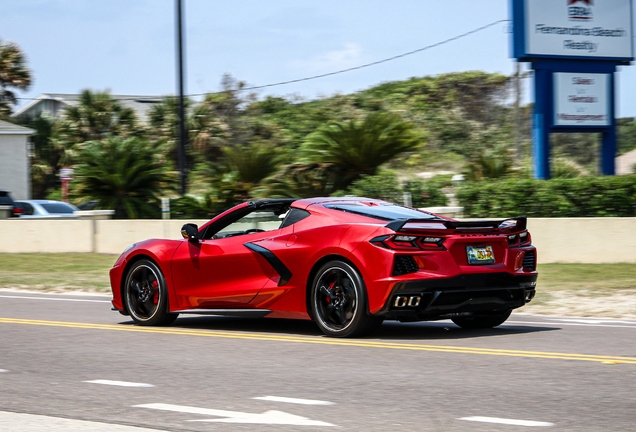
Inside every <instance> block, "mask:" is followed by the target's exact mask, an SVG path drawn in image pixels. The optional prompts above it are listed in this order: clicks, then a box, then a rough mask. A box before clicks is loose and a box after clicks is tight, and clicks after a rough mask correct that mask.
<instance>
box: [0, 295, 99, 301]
mask: <svg viewBox="0 0 636 432" xmlns="http://www.w3.org/2000/svg"><path fill="white" fill-rule="evenodd" d="M0 298H10V299H26V300H53V301H70V302H85V303H110V300H88V299H70V298H53V297H29V296H7V295H0Z"/></svg>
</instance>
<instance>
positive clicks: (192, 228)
mask: <svg viewBox="0 0 636 432" xmlns="http://www.w3.org/2000/svg"><path fill="white" fill-rule="evenodd" d="M181 235H182V236H183V238H184V239H188V240H194V239H196V238H197V237H198V235H199V227H198V226H197V224H193V223H187V224H184V225H183V226H182V227H181Z"/></svg>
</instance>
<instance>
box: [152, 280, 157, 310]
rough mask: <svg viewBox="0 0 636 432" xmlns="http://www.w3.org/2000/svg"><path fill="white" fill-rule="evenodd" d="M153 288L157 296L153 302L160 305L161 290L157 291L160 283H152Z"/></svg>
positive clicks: (153, 297)
mask: <svg viewBox="0 0 636 432" xmlns="http://www.w3.org/2000/svg"><path fill="white" fill-rule="evenodd" d="M152 287H153V288H154V291H155V294H154V295H153V296H152V302H153V303H154V304H157V303H159V290H158V289H157V288H158V287H159V282H157V281H156V280H154V281H152Z"/></svg>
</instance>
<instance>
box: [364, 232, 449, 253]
mask: <svg viewBox="0 0 636 432" xmlns="http://www.w3.org/2000/svg"><path fill="white" fill-rule="evenodd" d="M370 242H371V244H373V245H375V246H378V247H381V248H385V249H392V250H422V249H424V250H430V249H444V246H443V245H442V243H444V238H442V237H419V236H407V235H402V234H400V235H384V236H379V237H375V238H373V239H371V240H370Z"/></svg>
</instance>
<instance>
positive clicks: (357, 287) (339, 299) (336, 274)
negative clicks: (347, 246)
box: [311, 260, 382, 337]
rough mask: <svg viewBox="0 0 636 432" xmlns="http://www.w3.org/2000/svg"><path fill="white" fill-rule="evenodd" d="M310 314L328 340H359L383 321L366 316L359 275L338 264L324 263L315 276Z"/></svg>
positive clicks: (364, 290) (365, 299)
mask: <svg viewBox="0 0 636 432" xmlns="http://www.w3.org/2000/svg"><path fill="white" fill-rule="evenodd" d="M311 311H312V316H313V318H314V321H316V324H318V327H320V330H322V332H323V333H325V334H326V335H327V336H333V337H351V336H362V335H364V334H367V333H368V332H370V331H372V330H374V329H375V328H377V327H379V325H380V324H382V318H380V317H375V316H372V315H370V314H369V312H368V306H367V293H366V289H365V287H364V282H363V281H362V277H361V276H360V273H359V272H358V271H357V270H356V269H355V268H354V267H353V266H351V265H350V264H348V263H346V262H343V261H340V260H334V261H330V262H328V263H326V264H325V265H323V266H322V267H320V269H319V270H318V272H317V273H316V277H315V278H314V280H313V283H312V287H311Z"/></svg>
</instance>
